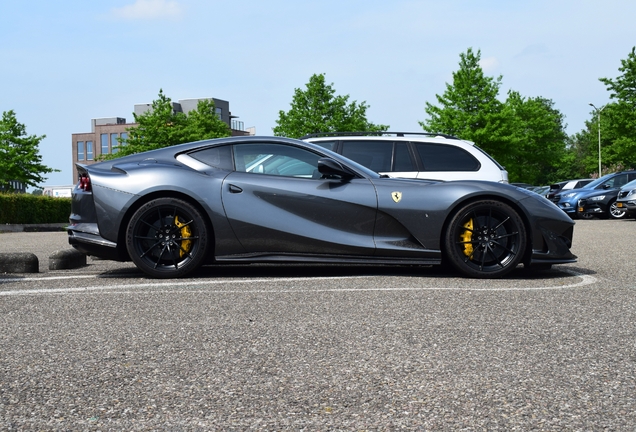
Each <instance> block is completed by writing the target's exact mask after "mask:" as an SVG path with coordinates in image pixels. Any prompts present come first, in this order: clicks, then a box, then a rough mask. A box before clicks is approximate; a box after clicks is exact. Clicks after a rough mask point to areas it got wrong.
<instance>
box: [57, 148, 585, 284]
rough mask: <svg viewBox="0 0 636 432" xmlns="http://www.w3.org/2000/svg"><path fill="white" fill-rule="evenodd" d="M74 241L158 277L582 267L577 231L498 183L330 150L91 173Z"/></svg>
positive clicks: (184, 157) (174, 153)
mask: <svg viewBox="0 0 636 432" xmlns="http://www.w3.org/2000/svg"><path fill="white" fill-rule="evenodd" d="M78 171H79V181H78V183H77V185H76V187H75V189H74V191H73V205H72V213H71V216H70V226H69V227H68V235H69V243H70V244H71V245H73V246H74V247H75V248H76V249H78V250H80V251H82V252H84V253H86V254H88V255H93V256H96V257H101V258H106V259H113V260H119V261H127V260H132V261H133V262H134V263H135V264H136V265H137V267H139V269H141V270H142V271H143V272H145V273H146V274H148V275H149V276H152V277H157V278H172V277H180V276H185V275H187V274H189V273H191V272H192V271H193V270H195V269H197V268H198V267H199V266H201V265H202V264H212V263H230V262H232V263H237V262H238V263H255V262H280V263H284V262H307V263H309V262H311V263H366V264H369V263H371V264H374V263H377V264H410V265H413V264H415V265H417V264H420V265H439V264H447V265H448V266H449V267H450V268H454V269H455V270H457V271H459V272H460V273H461V274H463V275H465V276H468V277H474V278H496V277H502V276H504V275H506V274H507V273H509V272H510V271H511V270H513V269H514V268H515V267H517V265H518V264H520V263H523V264H524V266H525V267H530V268H532V267H533V266H536V267H541V268H546V267H550V265H552V264H561V263H571V262H575V260H576V256H574V255H573V254H572V253H571V252H570V246H571V244H572V234H573V228H574V223H573V222H572V220H571V219H570V218H569V217H568V216H567V215H566V214H565V213H563V212H562V211H561V210H559V209H558V208H557V207H556V206H555V205H554V204H552V203H551V202H550V201H548V200H546V199H545V198H543V197H541V196H539V195H537V194H535V193H533V192H530V191H527V190H524V189H520V188H517V187H514V186H510V185H506V184H500V183H494V182H485V181H452V182H438V181H427V180H416V179H395V178H388V177H385V176H381V175H379V174H377V173H375V172H373V171H370V170H368V169H367V168H365V167H363V166H361V165H359V164H357V163H355V162H353V161H351V160H349V159H346V158H344V157H342V156H340V155H338V154H336V153H333V152H331V151H329V150H326V149H324V148H322V147H319V146H316V145H313V144H310V143H306V142H302V141H297V140H292V139H286V138H277V137H235V138H223V139H217V140H208V141H199V142H194V143H189V144H182V145H176V146H173V147H167V148H164V149H160V150H153V151H149V152H145V153H140V154H136V155H132V156H126V157H122V158H120V159H116V160H113V161H108V162H100V163H96V164H93V165H89V166H84V165H78Z"/></svg>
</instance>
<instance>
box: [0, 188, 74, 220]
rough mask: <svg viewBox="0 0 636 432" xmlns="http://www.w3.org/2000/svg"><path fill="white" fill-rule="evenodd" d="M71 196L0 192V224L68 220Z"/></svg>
mask: <svg viewBox="0 0 636 432" xmlns="http://www.w3.org/2000/svg"><path fill="white" fill-rule="evenodd" d="M70 214H71V198H52V197H49V196H37V195H31V194H10V193H0V224H44V223H63V222H68V218H69V215H70Z"/></svg>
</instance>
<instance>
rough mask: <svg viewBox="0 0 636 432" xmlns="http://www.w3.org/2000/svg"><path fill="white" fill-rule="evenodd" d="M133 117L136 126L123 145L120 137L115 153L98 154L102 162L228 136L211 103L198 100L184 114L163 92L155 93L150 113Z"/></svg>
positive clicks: (229, 133)
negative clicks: (195, 106) (155, 96)
mask: <svg viewBox="0 0 636 432" xmlns="http://www.w3.org/2000/svg"><path fill="white" fill-rule="evenodd" d="M133 116H134V118H135V123H137V126H134V127H131V128H128V129H127V131H128V138H127V140H126V141H125V142H124V141H122V140H121V138H120V140H119V143H120V145H119V147H118V152H117V153H114V154H109V155H102V158H103V159H114V158H118V157H121V156H126V155H130V154H135V153H141V152H144V151H148V150H154V149H158V148H163V147H169V146H173V145H176V144H183V143H187V142H192V141H199V140H204V139H212V138H222V137H226V136H230V135H231V131H230V128H229V127H228V125H227V124H226V123H225V122H224V121H222V120H221V119H220V118H219V117H218V115H217V114H216V112H215V109H214V101H213V100H201V101H199V103H198V104H197V109H196V110H193V111H190V112H189V113H188V114H184V113H182V112H175V111H174V110H173V108H172V100H171V99H170V98H169V97H167V96H166V95H164V93H163V90H159V97H158V98H157V99H156V100H154V101H153V102H152V107H151V109H150V110H148V111H146V112H145V113H143V114H140V115H137V114H133Z"/></svg>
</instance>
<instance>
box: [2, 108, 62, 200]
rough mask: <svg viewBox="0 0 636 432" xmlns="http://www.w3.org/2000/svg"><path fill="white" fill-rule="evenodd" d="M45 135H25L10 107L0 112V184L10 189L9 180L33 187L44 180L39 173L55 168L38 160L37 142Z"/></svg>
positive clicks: (23, 127) (39, 156)
mask: <svg viewBox="0 0 636 432" xmlns="http://www.w3.org/2000/svg"><path fill="white" fill-rule="evenodd" d="M44 138H46V135H42V136H35V135H27V133H26V127H25V126H24V125H23V124H21V123H19V122H18V120H17V119H16V116H15V112H13V110H10V111H5V112H3V113H2V121H0V187H2V188H4V189H5V190H11V189H12V188H11V185H10V182H11V181H19V182H22V183H23V184H25V185H27V186H32V187H35V186H37V185H38V184H40V183H42V182H44V180H46V177H43V174H48V173H52V172H58V171H59V170H57V169H53V168H49V167H48V166H46V165H44V164H43V163H42V156H41V155H40V151H39V145H40V142H41V141H42V140H43V139H44Z"/></svg>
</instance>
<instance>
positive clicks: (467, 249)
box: [460, 219, 473, 258]
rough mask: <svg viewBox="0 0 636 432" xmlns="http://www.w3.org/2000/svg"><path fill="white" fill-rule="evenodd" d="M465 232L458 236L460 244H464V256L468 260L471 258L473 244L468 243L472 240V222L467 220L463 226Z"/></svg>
mask: <svg viewBox="0 0 636 432" xmlns="http://www.w3.org/2000/svg"><path fill="white" fill-rule="evenodd" d="M464 228H466V230H465V231H464V232H463V233H462V235H461V236H460V238H461V241H462V243H464V255H466V256H467V257H469V258H472V256H473V244H472V243H470V241H471V240H472V238H473V220H472V219H469V220H468V222H466V224H465V225H464Z"/></svg>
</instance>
